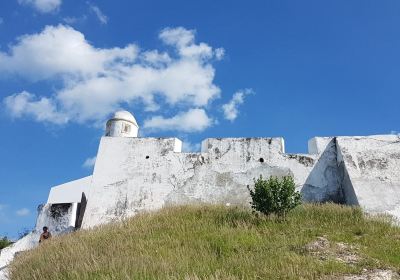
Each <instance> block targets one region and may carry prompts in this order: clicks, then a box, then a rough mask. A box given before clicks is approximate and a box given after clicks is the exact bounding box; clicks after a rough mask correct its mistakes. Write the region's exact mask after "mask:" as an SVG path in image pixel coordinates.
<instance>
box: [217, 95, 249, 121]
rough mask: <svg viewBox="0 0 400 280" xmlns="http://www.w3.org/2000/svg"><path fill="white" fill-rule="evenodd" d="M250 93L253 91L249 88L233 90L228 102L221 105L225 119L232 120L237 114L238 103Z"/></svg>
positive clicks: (241, 102)
mask: <svg viewBox="0 0 400 280" xmlns="http://www.w3.org/2000/svg"><path fill="white" fill-rule="evenodd" d="M252 93H253V91H252V90H251V89H244V90H239V91H237V92H235V94H234V95H233V96H232V99H231V100H230V101H229V102H228V103H226V104H224V105H222V110H223V112H224V117H225V119H227V120H230V121H234V120H235V119H236V118H237V116H238V115H239V105H241V104H243V102H244V98H245V96H246V95H249V94H252Z"/></svg>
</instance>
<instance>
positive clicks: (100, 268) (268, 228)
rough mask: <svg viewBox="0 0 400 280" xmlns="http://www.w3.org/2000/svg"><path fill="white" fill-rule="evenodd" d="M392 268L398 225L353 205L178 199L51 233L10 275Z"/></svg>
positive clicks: (324, 272) (398, 261)
mask: <svg viewBox="0 0 400 280" xmlns="http://www.w3.org/2000/svg"><path fill="white" fill-rule="evenodd" d="M376 269H381V270H376ZM385 269H387V270H385ZM399 269H400V229H399V228H395V227H392V226H391V225H390V224H389V223H388V222H386V221H384V220H383V219H379V220H378V219H367V218H365V217H364V216H363V214H362V213H361V210H360V209H357V208H350V207H343V206H339V205H332V204H328V205H321V206H318V205H303V206H300V207H298V208H296V209H295V210H294V211H293V212H292V213H290V214H289V216H288V218H287V220H286V221H277V220H276V219H273V218H265V217H257V216H256V215H254V214H252V213H251V212H250V211H249V210H247V209H240V208H233V207H225V206H185V207H174V208H166V209H163V210H161V211H159V212H155V213H149V214H141V215H138V216H136V217H134V218H132V219H130V220H127V221H125V222H123V223H115V224H112V225H106V226H103V227H99V228H95V229H93V230H85V231H79V232H75V233H73V234H70V235H67V236H63V237H59V238H53V239H52V240H50V241H48V242H46V243H45V244H43V245H41V246H39V248H37V249H35V250H32V251H30V252H27V253H24V254H21V255H19V256H18V257H17V258H16V260H15V261H14V262H13V264H12V266H11V272H12V275H11V279H13V280H17V279H320V278H321V277H327V278H324V279H342V278H336V277H338V276H340V277H342V276H343V275H350V274H362V275H364V274H366V273H378V274H379V273H381V272H382V273H389V274H393V275H394V272H395V271H398V270H399ZM332 277H333V278H332ZM388 279H390V278H388Z"/></svg>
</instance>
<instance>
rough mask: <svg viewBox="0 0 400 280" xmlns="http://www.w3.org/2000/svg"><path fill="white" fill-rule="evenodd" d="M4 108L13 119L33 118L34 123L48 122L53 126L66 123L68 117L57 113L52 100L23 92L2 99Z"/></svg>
mask: <svg viewBox="0 0 400 280" xmlns="http://www.w3.org/2000/svg"><path fill="white" fill-rule="evenodd" d="M4 104H5V106H6V107H7V108H8V109H9V111H10V113H11V115H12V116H13V117H15V118H19V117H22V116H27V117H33V118H34V119H35V120H36V121H49V122H52V123H55V124H64V123H67V122H68V117H67V116H65V115H63V114H62V113H59V112H57V109H56V106H55V104H54V102H53V100H51V99H49V98H46V97H41V98H37V97H36V96H35V95H33V94H31V93H29V92H26V91H23V92H20V93H17V94H14V95H10V96H7V97H6V98H5V99H4Z"/></svg>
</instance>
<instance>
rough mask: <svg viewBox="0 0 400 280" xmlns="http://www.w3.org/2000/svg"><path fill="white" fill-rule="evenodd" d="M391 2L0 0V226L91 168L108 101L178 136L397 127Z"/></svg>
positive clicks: (399, 97)
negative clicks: (60, 185)
mask: <svg viewBox="0 0 400 280" xmlns="http://www.w3.org/2000/svg"><path fill="white" fill-rule="evenodd" d="M399 14H400V2H399V1H394V0H393V1H365V0H362V1H361V0H360V1H349V0H343V1H340V0H339V1H320V0H318V1H317V0H315V1H309V0H304V1H287V0H280V1H269V0H267V1H265V0H263V1H261V0H260V1H209V0H204V1H172V0H171V1H131V0H129V1H128V0H120V1H117V2H116V1H107V0H104V1H78V0H77V1H65V0H18V1H17V0H9V1H2V2H1V4H0V102H1V103H0V104H1V111H0V131H1V132H0V133H1V134H0V136H1V137H0V155H1V159H0V178H1V180H0V235H8V236H11V237H16V236H17V235H18V232H19V231H21V230H22V229H24V228H31V227H33V225H34V222H35V218H36V207H37V205H38V204H40V203H43V202H45V201H46V199H47V195H48V192H49V189H50V187H51V186H54V185H58V184H61V183H64V182H67V181H69V180H73V179H77V178H80V177H83V176H86V175H89V174H90V173H91V172H92V167H91V166H90V164H84V163H85V162H86V161H87V160H88V159H90V158H92V157H93V156H95V155H96V152H97V148H98V143H99V139H100V137H101V135H102V134H103V124H104V121H105V120H106V119H107V117H108V116H110V114H111V113H112V112H113V111H115V110H117V109H126V110H129V111H131V112H133V113H134V115H135V117H136V119H137V121H138V122H139V125H140V126H141V127H142V130H141V133H142V135H145V136H160V137H164V136H178V137H179V138H181V139H182V140H184V141H185V142H186V149H189V150H190V149H192V150H193V149H194V150H196V149H198V144H199V143H200V142H201V140H202V139H204V138H207V137H252V136H257V137H262V136H265V137H269V136H282V137H284V138H285V141H286V149H287V151H289V152H306V151H307V140H308V139H309V138H311V137H314V136H330V135H370V134H388V133H398V131H400V125H399V123H400V115H399V110H398V107H399V103H400V94H399V90H400V79H399V78H398V75H399V73H400V53H399V50H400V17H399ZM89 161H90V160H89Z"/></svg>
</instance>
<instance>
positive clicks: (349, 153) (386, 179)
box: [336, 135, 400, 217]
mask: <svg viewBox="0 0 400 280" xmlns="http://www.w3.org/2000/svg"><path fill="white" fill-rule="evenodd" d="M336 147H337V162H338V166H339V168H341V169H342V170H343V175H342V176H343V177H342V188H343V191H344V196H345V202H346V204H350V205H360V206H361V207H362V208H363V209H364V210H365V211H367V212H370V213H389V214H392V215H395V216H397V217H400V211H399V209H400V137H398V136H397V135H375V136H363V137H336Z"/></svg>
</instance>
